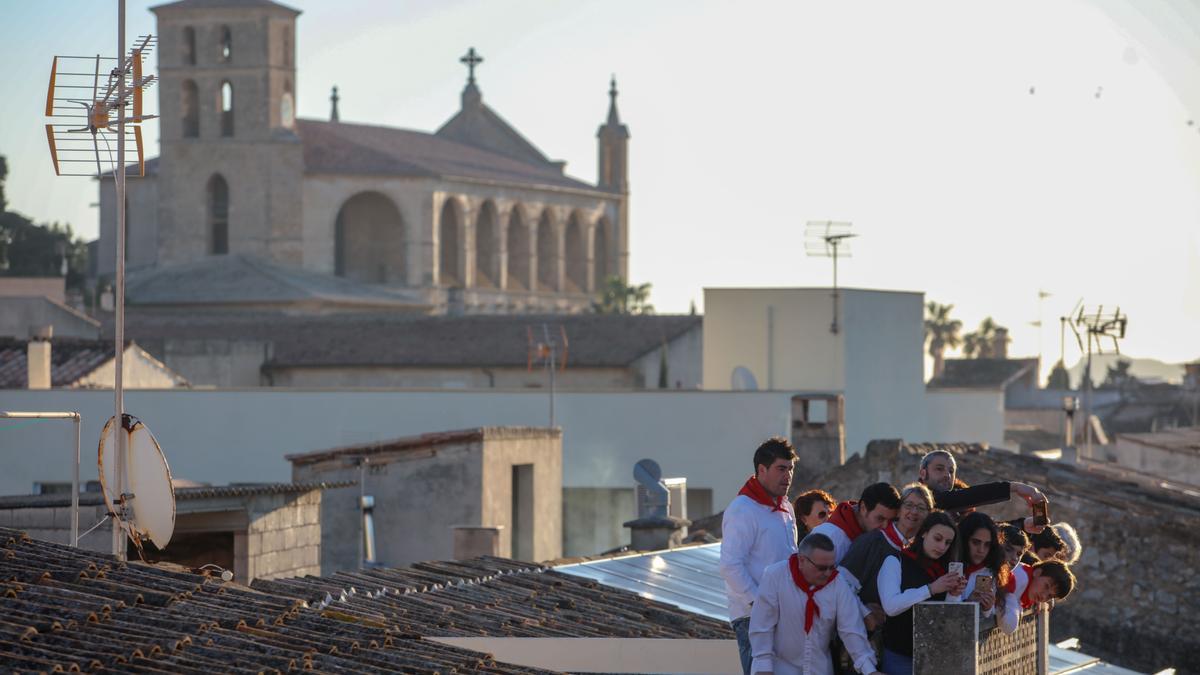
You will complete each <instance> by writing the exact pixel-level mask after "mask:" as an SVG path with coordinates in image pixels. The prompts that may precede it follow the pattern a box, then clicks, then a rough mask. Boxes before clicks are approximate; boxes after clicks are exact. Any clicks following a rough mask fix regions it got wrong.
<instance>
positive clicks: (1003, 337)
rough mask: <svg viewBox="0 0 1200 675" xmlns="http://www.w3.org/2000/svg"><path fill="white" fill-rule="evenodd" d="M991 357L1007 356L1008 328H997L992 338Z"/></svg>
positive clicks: (1001, 357)
mask: <svg viewBox="0 0 1200 675" xmlns="http://www.w3.org/2000/svg"><path fill="white" fill-rule="evenodd" d="M992 358H994V359H1007V358H1008V329H1007V328H997V329H996V337H994V338H993V339H992Z"/></svg>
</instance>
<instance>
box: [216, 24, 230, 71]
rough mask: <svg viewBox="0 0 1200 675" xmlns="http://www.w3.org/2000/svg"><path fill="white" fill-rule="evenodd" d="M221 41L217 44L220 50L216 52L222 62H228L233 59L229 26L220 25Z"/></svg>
mask: <svg viewBox="0 0 1200 675" xmlns="http://www.w3.org/2000/svg"><path fill="white" fill-rule="evenodd" d="M220 35H221V42H220V44H219V45H218V48H219V49H220V51H219V52H218V54H219V55H220V57H221V61H222V62H226V63H228V62H229V61H232V60H233V32H232V31H230V30H229V26H221V32H220Z"/></svg>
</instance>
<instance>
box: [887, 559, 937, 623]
mask: <svg viewBox="0 0 1200 675" xmlns="http://www.w3.org/2000/svg"><path fill="white" fill-rule="evenodd" d="M875 585H876V586H877V587H878V588H879V603H880V604H881V605H883V611H884V612H887V615H888V616H896V615H898V614H903V613H904V612H906V611H907V610H908V609H909V608H910V607H912V606H913V605H915V604H917V603H918V602H922V601H925V600H928V599H929V596H930V592H929V584H926V585H924V586H919V587H917V588H910V589H908V590H907V591H903V592H902V591H901V590H900V560H899V559H898V558H896V556H894V555H892V556H888V557H887V559H886V560H884V561H883V566H882V567H880V568H879V577H878V578H876V580H875Z"/></svg>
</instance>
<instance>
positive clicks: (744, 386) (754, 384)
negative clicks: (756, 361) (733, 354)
mask: <svg viewBox="0 0 1200 675" xmlns="http://www.w3.org/2000/svg"><path fill="white" fill-rule="evenodd" d="M729 385H730V387H731V388H732V389H733V390H734V391H757V390H758V380H757V379H756V378H755V377H754V373H752V372H750V369H749V368H747V367H746V366H738V367H737V368H734V369H733V373H732V374H730V376H729Z"/></svg>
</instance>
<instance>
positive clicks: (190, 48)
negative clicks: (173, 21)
mask: <svg viewBox="0 0 1200 675" xmlns="http://www.w3.org/2000/svg"><path fill="white" fill-rule="evenodd" d="M182 43H183V65H185V66H194V65H196V29H195V28H192V27H191V26H188V27H186V28H184V29H183V40H182Z"/></svg>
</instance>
